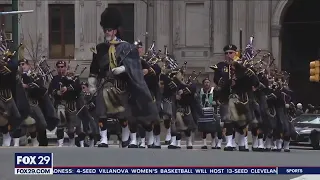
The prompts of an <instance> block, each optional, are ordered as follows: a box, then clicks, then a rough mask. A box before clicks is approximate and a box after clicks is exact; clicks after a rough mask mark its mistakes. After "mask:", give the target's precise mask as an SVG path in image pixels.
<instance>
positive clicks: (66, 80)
mask: <svg viewBox="0 0 320 180" xmlns="http://www.w3.org/2000/svg"><path fill="white" fill-rule="evenodd" d="M79 66H80V65H79V64H76V66H75V67H74V68H71V58H69V61H68V65H67V73H66V75H65V76H63V77H62V80H61V82H60V87H67V89H68V90H75V87H73V84H74V83H76V82H77V81H78V82H79V83H80V81H79V79H80V76H81V75H82V74H83V73H84V71H85V70H86V69H87V67H83V68H82V70H81V71H80V73H77V72H78V68H79Z"/></svg>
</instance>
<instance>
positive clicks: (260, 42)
mask: <svg viewBox="0 0 320 180" xmlns="http://www.w3.org/2000/svg"><path fill="white" fill-rule="evenodd" d="M269 36H270V2H269V1H263V0H257V1H254V38H255V39H254V45H255V47H256V48H258V49H263V50H269V47H270V37H269Z"/></svg>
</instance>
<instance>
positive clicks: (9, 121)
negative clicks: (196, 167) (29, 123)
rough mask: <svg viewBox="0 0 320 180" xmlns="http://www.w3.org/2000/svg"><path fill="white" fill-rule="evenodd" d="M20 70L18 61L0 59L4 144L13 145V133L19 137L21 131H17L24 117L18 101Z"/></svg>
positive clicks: (0, 99) (1, 125)
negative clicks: (17, 76)
mask: <svg viewBox="0 0 320 180" xmlns="http://www.w3.org/2000/svg"><path fill="white" fill-rule="evenodd" d="M17 72H18V62H16V61H13V60H11V59H6V60H4V59H1V60H0V82H1V83H0V111H1V112H0V117H1V118H0V120H1V121H0V122H1V124H0V130H1V133H2V134H3V142H2V146H10V145H11V135H10V132H13V131H14V133H15V134H13V137H14V138H19V137H20V133H18V132H17V129H18V128H19V125H20V124H21V121H22V117H21V114H20V112H19V110H18V107H17V104H16V101H15V99H14V98H16V96H15V93H16V88H17V87H16V86H17V80H16V75H17Z"/></svg>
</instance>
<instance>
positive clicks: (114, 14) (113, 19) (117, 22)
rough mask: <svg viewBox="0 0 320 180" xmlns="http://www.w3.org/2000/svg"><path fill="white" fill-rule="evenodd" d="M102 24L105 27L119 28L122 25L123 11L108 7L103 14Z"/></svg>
mask: <svg viewBox="0 0 320 180" xmlns="http://www.w3.org/2000/svg"><path fill="white" fill-rule="evenodd" d="M100 25H101V27H102V28H103V29H108V28H111V29H118V28H119V27H120V26H121V25H122V16H121V13H120V12H119V11H118V10H117V9H116V8H106V9H105V10H104V11H103V13H102V14H101V20H100Z"/></svg>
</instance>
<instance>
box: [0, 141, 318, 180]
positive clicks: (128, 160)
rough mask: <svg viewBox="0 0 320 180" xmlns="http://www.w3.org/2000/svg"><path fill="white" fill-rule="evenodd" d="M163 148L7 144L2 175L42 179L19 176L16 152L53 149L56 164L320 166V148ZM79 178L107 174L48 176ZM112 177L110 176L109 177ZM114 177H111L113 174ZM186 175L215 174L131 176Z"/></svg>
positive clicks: (138, 179)
mask: <svg viewBox="0 0 320 180" xmlns="http://www.w3.org/2000/svg"><path fill="white" fill-rule="evenodd" d="M162 147H163V148H162V149H127V148H121V149H119V146H118V145H111V146H110V148H108V149H104V148H76V147H75V148H74V147H61V148H58V147H55V146H49V147H39V148H34V147H19V148H14V147H7V148H6V147H3V148H1V150H0V156H1V161H0V167H1V171H0V176H1V180H13V179H23V180H25V179H30V180H31V179H32V180H40V179H43V176H16V175H14V174H13V172H14V168H13V167H14V153H15V152H52V153H54V155H53V156H54V165H55V166H171V167H172V166H319V160H320V158H319V153H320V151H313V150H308V148H305V147H299V148H297V147H293V148H294V149H292V151H291V152H290V153H284V152H281V153H275V152H237V151H235V152H224V151H222V150H211V149H209V150H201V149H200V147H201V145H200V144H199V143H197V145H196V146H195V149H193V150H187V149H185V148H184V147H185V146H183V148H182V149H181V150H168V149H167V148H166V146H164V145H163V146H162ZM111 176H112V180H123V179H128V176H127V175H111ZM298 176H301V175H296V176H294V175H285V176H284V175H277V176H275V175H259V176H255V175H241V176H240V175H237V176H232V177H231V176H230V175H221V176H218V175H216V176H214V177H215V178H217V179H219V180H229V179H231V178H232V179H234V180H256V179H259V180H269V179H272V180H290V179H292V178H295V177H298ZM61 178H63V179H68V180H69V179H70V180H72V179H77V180H82V179H83V180H84V179H86V180H91V179H92V180H99V179H104V180H105V179H106V177H105V176H101V175H100V176H99V175H95V176H89V175H83V176H76V175H69V176H64V177H59V176H58V175H54V176H46V177H45V179H48V180H51V179H61ZM107 178H108V177H107ZM110 178H111V177H110ZM163 178H166V179H175V180H176V179H181V180H182V179H183V180H194V178H197V179H201V180H206V179H208V180H209V179H210V180H211V179H212V178H213V175H131V176H130V180H144V179H148V180H149V179H153V180H161V179H163Z"/></svg>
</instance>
